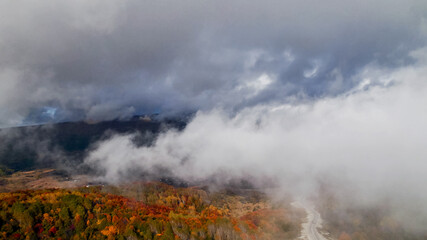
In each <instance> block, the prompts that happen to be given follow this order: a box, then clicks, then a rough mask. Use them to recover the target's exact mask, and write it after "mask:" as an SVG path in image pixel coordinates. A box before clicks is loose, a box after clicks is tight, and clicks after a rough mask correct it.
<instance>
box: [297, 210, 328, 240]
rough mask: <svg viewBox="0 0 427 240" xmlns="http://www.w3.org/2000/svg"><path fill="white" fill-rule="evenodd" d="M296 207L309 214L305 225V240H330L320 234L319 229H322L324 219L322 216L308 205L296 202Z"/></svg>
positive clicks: (302, 232) (303, 237)
mask: <svg viewBox="0 0 427 240" xmlns="http://www.w3.org/2000/svg"><path fill="white" fill-rule="evenodd" d="M292 205H293V206H294V207H298V208H303V209H305V211H306V212H307V222H306V223H303V225H302V227H303V229H302V231H301V237H300V239H304V240H328V239H327V238H325V237H324V236H323V235H322V234H320V233H319V231H318V228H321V227H322V218H321V217H320V214H319V213H318V212H317V211H316V210H315V209H314V207H312V206H311V205H310V204H308V203H304V202H294V203H292Z"/></svg>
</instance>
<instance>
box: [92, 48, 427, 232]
mask: <svg viewBox="0 0 427 240" xmlns="http://www.w3.org/2000/svg"><path fill="white" fill-rule="evenodd" d="M426 53H427V49H425V48H424V49H420V50H418V51H416V52H413V53H412V54H411V55H412V56H413V57H414V58H417V64H415V65H411V66H406V67H401V68H398V69H394V70H390V69H388V68H384V67H379V66H378V65H375V64H373V65H369V66H367V67H366V68H364V69H363V70H361V71H360V72H359V73H358V74H357V75H355V76H354V78H357V79H352V80H354V81H355V82H360V85H359V86H355V87H354V88H353V89H351V90H350V91H348V92H345V93H343V94H340V95H338V96H333V97H327V98H322V99H318V100H314V101H309V102H305V103H296V104H263V105H257V106H253V107H246V108H244V109H242V110H240V111H238V112H236V113H235V114H233V115H230V114H229V113H228V112H227V111H223V110H218V109H216V110H212V111H200V112H198V113H197V114H196V116H195V117H194V119H193V120H192V121H191V122H190V123H189V124H188V125H187V127H186V128H185V129H184V130H183V131H182V132H178V131H175V130H171V131H167V132H165V133H163V134H161V135H160V136H159V137H158V138H157V140H156V142H155V144H153V145H152V146H149V147H147V146H146V147H136V146H135V145H134V144H133V143H132V137H133V136H132V135H131V136H126V135H125V136H123V135H120V136H115V137H113V138H111V139H108V140H105V141H104V142H100V143H99V145H98V147H97V148H96V149H95V150H94V151H93V152H91V153H90V155H89V156H88V158H87V159H86V160H85V162H86V163H87V164H89V165H91V166H96V168H98V169H100V170H102V172H103V173H104V174H105V175H103V177H104V179H105V180H107V181H112V182H114V181H120V180H122V179H123V178H126V176H128V175H127V174H126V173H128V172H129V171H130V170H132V171H134V170H135V169H138V168H139V169H141V170H143V171H144V172H148V173H150V172H151V173H157V171H158V169H167V170H168V172H170V173H172V174H173V175H174V176H176V177H179V178H182V179H185V180H189V181H203V180H204V179H209V178H217V180H218V181H223V182H227V181H228V180H230V179H232V178H239V177H247V176H250V177H251V179H253V181H254V182H257V181H258V180H262V179H264V178H265V177H269V178H272V179H275V180H276V181H277V183H278V184H279V186H280V187H282V188H283V189H285V190H287V191H291V192H293V193H294V194H302V195H307V194H311V193H312V192H313V190H315V189H316V186H317V184H318V181H319V178H324V177H325V176H327V178H328V179H332V181H333V182H334V184H335V185H336V186H337V188H335V189H334V191H336V192H338V193H341V194H342V195H344V196H345V198H346V199H347V200H349V199H351V200H352V201H353V202H355V203H357V204H361V205H363V204H372V203H378V202H381V201H383V200H384V199H388V200H389V202H390V204H391V205H392V206H393V207H394V209H393V211H395V214H396V215H397V216H399V217H400V220H402V219H403V220H404V221H403V222H406V223H407V227H408V226H410V227H411V228H412V229H418V230H420V229H421V230H422V229H423V227H424V226H425V224H426V223H427V212H426V211H425V209H427V205H426V203H427V194H426V192H425V191H424V190H423V185H422V183H424V182H426V181H427V179H426V176H425V174H424V170H425V169H426V168H427V163H426V161H424V156H426V154H427V152H426V148H425V143H426V142H427V134H426V133H427V127H426V124H425V123H426V122H427V111H426V110H425V106H426V104H427V82H426V81H425V76H426V74H427V58H426V56H427V55H426ZM369 82H370V83H382V84H369ZM349 190H350V192H351V196H349V195H347V194H348V191H349ZM402 209H404V210H402ZM409 213H410V214H409ZM408 214H409V215H408ZM408 219H411V221H406V220H408ZM424 230H425V229H424Z"/></svg>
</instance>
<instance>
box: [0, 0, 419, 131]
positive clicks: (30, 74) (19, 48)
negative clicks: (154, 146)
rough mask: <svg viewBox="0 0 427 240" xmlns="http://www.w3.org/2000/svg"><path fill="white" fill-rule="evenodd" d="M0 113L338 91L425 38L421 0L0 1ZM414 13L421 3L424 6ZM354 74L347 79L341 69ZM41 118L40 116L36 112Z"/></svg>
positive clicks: (62, 115) (72, 111) (398, 61)
mask: <svg viewBox="0 0 427 240" xmlns="http://www.w3.org/2000/svg"><path fill="white" fill-rule="evenodd" d="M0 9H1V10H0V16H1V21H0V111H1V112H0V123H1V125H3V126H5V125H15V124H20V123H22V121H27V122H31V121H37V119H38V117H34V116H36V115H37V112H39V113H40V115H43V116H44V115H46V114H47V113H46V112H45V111H46V108H48V109H50V108H55V109H57V110H56V112H54V114H53V115H52V114H51V113H52V111H51V112H50V113H49V114H50V115H49V117H51V118H52V119H54V120H67V119H78V118H86V119H111V118H117V117H126V116H129V115H132V114H135V113H142V112H153V111H159V110H160V111H163V112H172V113H175V112H180V111H186V110H197V109H211V108H213V107H216V106H221V107H226V108H231V109H239V108H242V107H245V106H250V105H258V104H260V103H267V102H272V101H273V102H283V101H286V100H287V99H288V98H289V97H292V98H295V97H296V96H297V98H298V97H303V98H306V97H309V98H312V97H322V96H328V95H331V94H332V95H336V94H339V93H342V92H344V91H347V90H349V89H350V88H352V87H354V86H355V85H357V84H358V83H359V82H358V80H357V79H356V80H354V78H352V76H354V75H355V74H356V73H357V72H358V71H359V70H360V69H361V68H363V67H364V66H366V65H367V64H370V63H373V62H374V63H376V64H378V65H382V66H386V67H389V68H394V67H397V66H401V65H405V64H410V63H411V61H413V60H412V59H411V58H409V57H408V55H407V53H408V52H409V51H411V50H414V49H416V48H418V47H420V46H422V45H423V44H425V42H424V40H423V39H425V37H426V36H425V32H424V31H423V30H422V29H423V24H425V23H424V21H425V20H424V15H425V12H427V11H426V4H425V3H424V1H416V0H414V1H385V0H378V1H374V2H372V1H326V2H325V1H322V2H320V1H274V0H270V1H251V2H247V1H233V2H229V1H179V2H176V1H155V2H151V1H133V0H127V1H120V2H116V1H90V2H88V1H71V2H57V1H49V0H46V1H38V2H35V1H30V2H26V3H23V2H19V1H4V2H2V3H1V6H0ZM423 14H424V15H423ZM349 79H352V80H349ZM43 119H45V118H43Z"/></svg>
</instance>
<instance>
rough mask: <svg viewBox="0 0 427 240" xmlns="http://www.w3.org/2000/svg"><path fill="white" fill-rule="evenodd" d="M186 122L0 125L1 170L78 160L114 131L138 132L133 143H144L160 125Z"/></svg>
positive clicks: (179, 126)
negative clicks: (12, 126) (9, 126)
mask: <svg viewBox="0 0 427 240" xmlns="http://www.w3.org/2000/svg"><path fill="white" fill-rule="evenodd" d="M185 125H186V122H185V120H183V119H163V120H156V119H154V120H152V119H151V118H150V117H144V116H136V117H133V118H132V119H130V120H126V121H120V120H113V121H104V122H97V123H88V122H64V123H57V124H48V125H38V126H27V127H16V128H6V129H0V174H1V173H3V174H4V173H7V172H10V171H9V170H8V169H11V170H15V171H16V170H30V169H34V168H43V167H55V166H58V165H63V164H70V163H71V164H74V165H75V163H81V161H82V159H83V157H84V155H85V153H86V152H87V151H88V149H89V148H90V147H91V145H92V144H93V143H95V142H96V141H98V140H100V139H103V138H107V137H108V136H110V135H111V134H113V133H119V134H130V133H139V135H137V136H136V137H135V142H136V144H138V145H147V144H150V143H151V142H152V141H153V140H154V139H155V136H156V135H157V134H158V133H159V132H161V131H162V129H168V128H177V129H183V128H184V127H185Z"/></svg>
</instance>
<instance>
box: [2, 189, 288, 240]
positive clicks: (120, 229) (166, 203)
mask: <svg viewBox="0 0 427 240" xmlns="http://www.w3.org/2000/svg"><path fill="white" fill-rule="evenodd" d="M139 194H141V197H143V198H145V201H138V200H135V199H131V198H126V197H123V196H118V195H114V194H109V193H104V192H102V190H101V188H98V187H91V188H81V189H75V190H54V189H51V190H38V191H19V192H12V193H1V194H0V202H1V211H0V238H2V239H167V240H174V239H276V238H275V237H277V236H278V234H279V235H280V234H283V233H285V234H286V231H289V230H290V229H289V228H291V227H292V225H291V224H290V223H288V222H286V220H284V219H283V217H284V213H283V211H282V210H280V209H260V210H257V211H254V212H251V213H248V214H246V215H245V216H241V217H233V216H232V215H231V214H230V210H229V209H224V208H218V207H216V206H214V205H212V204H209V203H208V202H207V201H206V199H205V198H204V196H203V195H204V194H205V193H204V191H202V190H195V189H175V188H173V187H170V186H167V185H164V184H157V183H156V184H147V185H146V188H144V190H143V191H142V192H141V193H139Z"/></svg>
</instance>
